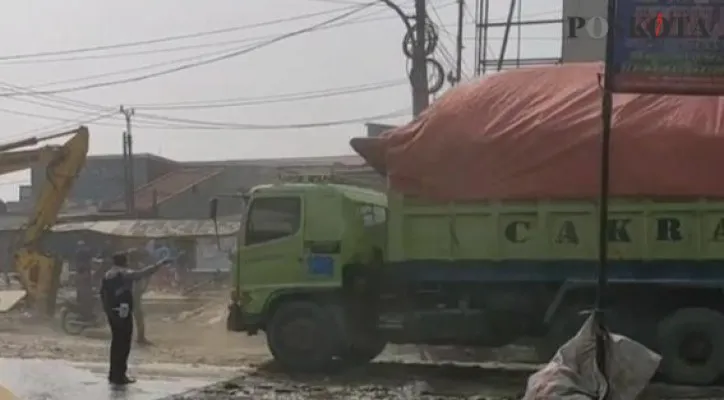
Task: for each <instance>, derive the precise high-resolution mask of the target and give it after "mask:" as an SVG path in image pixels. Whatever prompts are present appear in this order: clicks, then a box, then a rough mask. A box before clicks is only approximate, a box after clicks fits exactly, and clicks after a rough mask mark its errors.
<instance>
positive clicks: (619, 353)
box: [523, 316, 661, 400]
mask: <svg viewBox="0 0 724 400" xmlns="http://www.w3.org/2000/svg"><path fill="white" fill-rule="evenodd" d="M593 319H594V318H593V316H591V317H589V318H588V319H587V320H586V322H585V323H584V324H583V327H581V330H580V331H578V333H577V334H576V336H574V337H573V339H571V340H569V341H568V342H567V343H566V344H564V345H563V346H562V347H561V348H560V349H558V352H557V353H556V355H555V356H554V357H553V359H552V360H551V361H550V362H549V363H548V364H547V365H546V366H545V367H543V368H542V369H541V370H540V371H538V372H536V373H535V374H533V375H532V376H531V377H530V378H529V379H528V385H527V387H526V392H525V396H524V397H523V400H544V399H545V400H550V399H560V400H591V399H596V400H598V399H603V395H604V394H605V393H606V391H607V390H608V391H609V393H608V394H609V396H608V399H609V400H635V399H636V397H637V396H638V395H639V394H640V393H641V392H642V391H643V390H644V388H645V387H646V386H647V384H648V382H649V380H651V378H652V377H653V376H654V373H655V372H656V369H657V368H658V367H659V362H660V361H661V357H660V356H659V355H658V354H656V353H654V352H653V351H651V350H649V349H648V348H646V347H645V346H643V345H642V344H640V343H638V342H635V341H633V340H631V339H629V338H627V337H625V336H621V335H616V334H610V336H609V339H610V340H609V342H608V344H609V346H608V348H607V353H608V357H607V360H606V367H607V369H608V377H609V379H608V385H607V384H606V381H605V379H604V377H603V375H602V374H601V372H600V371H599V369H598V368H597V366H596V357H595V356H596V344H595V343H596V338H595V333H594V332H595V331H594V329H595V325H594V321H593Z"/></svg>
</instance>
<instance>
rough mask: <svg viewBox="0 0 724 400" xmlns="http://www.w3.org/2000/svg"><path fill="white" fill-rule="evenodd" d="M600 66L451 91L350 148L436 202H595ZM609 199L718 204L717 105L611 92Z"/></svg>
mask: <svg viewBox="0 0 724 400" xmlns="http://www.w3.org/2000/svg"><path fill="white" fill-rule="evenodd" d="M602 72H603V67H602V65H601V64H598V63H592V64H589V63H587V64H567V65H560V66H550V67H541V68H526V69H518V70H513V71H507V72H503V73H499V74H495V75H491V76H489V77H487V78H485V79H481V80H479V81H476V82H472V83H469V84H465V85H461V86H459V87H457V88H455V89H452V90H450V91H449V92H447V93H446V94H445V95H444V96H443V97H442V98H440V99H439V100H438V101H436V102H435V103H434V104H433V105H432V106H431V107H430V108H428V109H427V110H426V111H425V112H424V113H423V114H422V115H421V116H420V117H419V118H418V119H416V120H414V121H412V122H410V123H409V124H407V125H405V126H402V127H399V128H395V129H393V130H391V131H389V132H387V133H385V134H384V135H383V136H382V137H380V138H355V139H352V141H351V145H352V147H353V148H354V149H355V150H356V151H357V152H358V153H359V154H360V155H361V156H362V157H364V158H365V159H366V160H367V162H368V163H369V164H370V165H371V166H372V167H374V168H375V169H376V170H378V171H379V172H381V173H384V174H386V175H387V177H388V182H389V185H390V188H391V189H392V190H396V191H400V192H402V193H405V194H409V195H414V196H421V197H425V198H430V199H435V200H442V201H473V200H482V199H487V200H507V199H521V200H523V199H583V198H592V197H595V196H598V194H599V171H600V159H601V157H600V153H601V131H602V120H601V97H602V90H601V87H600V83H599V75H600V74H602ZM612 123H613V131H612V135H611V170H610V171H611V187H610V190H611V194H612V195H613V196H622V197H628V196H636V197H641V196H648V197H659V198H660V197H666V198H672V197H673V198H678V197H720V198H724V102H722V98H721V97H698V96H663V95H628V94H627V95H623V94H616V95H614V111H613V122H612Z"/></svg>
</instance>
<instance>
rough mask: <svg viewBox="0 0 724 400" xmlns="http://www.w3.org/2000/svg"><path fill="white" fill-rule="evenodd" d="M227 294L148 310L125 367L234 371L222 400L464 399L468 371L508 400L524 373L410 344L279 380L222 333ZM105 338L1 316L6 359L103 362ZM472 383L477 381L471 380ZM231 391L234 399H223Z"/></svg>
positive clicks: (263, 354) (259, 356)
mask: <svg viewBox="0 0 724 400" xmlns="http://www.w3.org/2000/svg"><path fill="white" fill-rule="evenodd" d="M226 297H227V296H226V293H223V294H219V296H218V298H215V297H213V296H210V297H209V298H210V300H209V301H208V303H207V304H205V305H203V306H200V307H196V308H194V309H190V310H187V311H179V310H178V309H177V307H175V308H174V310H173V311H170V312H168V313H164V312H159V311H158V310H156V311H155V312H154V313H149V315H147V318H146V320H147V328H146V331H147V336H148V338H149V340H151V341H152V342H153V345H152V346H146V347H142V346H134V348H133V350H132V352H131V363H132V364H143V365H148V364H155V363H173V364H190V365H215V366H225V367H234V368H238V369H239V377H238V378H237V379H236V380H235V381H234V382H231V383H226V384H222V385H220V386H217V387H216V388H211V389H209V390H212V391H213V390H216V391H217V392H219V393H222V392H225V393H226V394H225V395H223V396H225V397H219V398H244V397H243V396H251V398H265V396H269V395H272V396H273V395H281V394H283V393H292V392H295V393H306V394H305V395H304V396H303V397H289V398H310V399H312V398H317V397H319V398H325V399H326V398H355V397H356V398H370V399H373V398H384V399H388V398H409V397H407V396H408V395H410V394H414V393H417V394H420V393H427V392H430V393H432V392H436V393H437V392H441V393H443V392H444V393H446V394H450V395H452V394H455V393H457V394H456V395H461V393H462V392H464V393H465V396H464V397H460V398H467V397H468V396H469V395H472V394H476V393H481V392H482V390H481V389H480V388H476V387H475V386H479V385H472V386H471V385H469V384H467V383H465V381H466V380H469V378H470V375H471V374H472V375H475V376H476V377H478V376H490V377H493V376H495V379H493V380H494V381H495V382H493V383H494V384H492V383H490V382H489V383H488V384H486V389H485V393H488V394H491V393H492V392H495V393H496V396H494V397H489V398H495V399H504V398H506V399H507V398H512V397H509V396H513V395H514V394H515V393H517V392H519V391H520V390H521V388H522V387H523V386H524V384H525V378H526V376H527V374H528V372H525V373H521V372H516V373H503V374H501V373H500V372H499V371H497V368H495V365H493V367H492V368H489V369H484V370H483V369H479V368H473V369H471V368H469V367H468V368H458V367H450V366H443V367H438V366H429V365H421V364H419V362H420V361H421V360H430V359H437V357H439V356H440V355H442V356H443V357H446V356H448V357H449V356H450V354H446V352H445V351H442V352H441V353H440V354H437V353H435V354H433V353H431V352H430V351H421V350H420V349H418V348H417V347H415V346H409V347H401V346H398V347H393V346H390V348H389V349H388V350H387V351H386V353H385V354H384V355H383V357H381V360H382V361H380V362H377V363H375V364H374V365H372V366H369V367H365V368H361V369H357V370H354V371H348V372H345V373H344V374H339V375H337V376H333V377H330V376H324V377H322V376H290V375H286V374H284V373H282V372H281V371H278V370H277V368H276V367H275V365H274V363H273V362H271V361H270V359H271V357H270V355H269V352H268V350H267V348H266V343H265V341H264V338H263V336H253V337H249V336H247V335H245V334H239V333H232V332H227V331H226V329H225V318H226ZM109 339H110V334H109V332H108V331H107V329H106V328H105V327H102V328H97V329H90V330H88V331H86V332H85V333H84V334H83V335H81V336H75V337H74V336H69V335H67V334H65V333H63V332H62V331H61V330H60V327H59V323H58V322H57V321H38V320H35V319H34V318H32V317H30V316H29V315H27V314H25V313H23V312H20V311H12V312H9V313H6V314H1V315H0V356H1V357H5V358H44V359H63V360H67V361H76V362H104V361H106V360H107V357H108V343H109ZM457 355H458V356H463V358H464V357H471V356H480V355H479V354H476V355H472V354H469V353H465V354H462V353H460V354H457ZM463 361H468V360H463ZM491 374H492V375H491ZM511 380H512V381H511ZM475 381H478V379H474V380H473V382H475ZM451 382H457V383H454V384H453V383H451ZM240 388H243V389H240ZM433 388H434V389H433ZM491 390H492V392H491ZM262 392H263V393H262ZM454 392H455V393H454ZM232 393H236V396H241V397H230V396H232ZM245 393H246V394H245ZM498 394H500V396H498ZM214 396H216V394H212V393H211V392H208V393H207V392H205V393H204V394H203V397H204V398H215V397H214ZM320 396H321V397H320ZM330 396H332V397H330ZM380 396H382V397H380ZM399 396H403V397H399ZM413 397H419V396H413ZM191 398H193V397H191ZM448 398H457V397H448Z"/></svg>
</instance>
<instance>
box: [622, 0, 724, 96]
mask: <svg viewBox="0 0 724 400" xmlns="http://www.w3.org/2000/svg"><path fill="white" fill-rule="evenodd" d="M613 26H615V31H614V37H615V39H614V53H613V54H612V56H613V57H612V59H611V60H610V62H611V64H610V67H611V68H613V71H612V72H613V78H612V82H611V84H612V86H611V87H612V89H613V91H614V92H618V93H660V94H691V95H716V96H720V95H724V41H723V40H724V0H616V21H615V24H613Z"/></svg>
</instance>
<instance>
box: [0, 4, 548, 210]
mask: <svg viewBox="0 0 724 400" xmlns="http://www.w3.org/2000/svg"><path fill="white" fill-rule="evenodd" d="M428 1H429V2H430V3H431V4H432V6H433V7H430V16H431V18H432V20H433V21H434V22H436V23H438V24H441V25H443V28H441V29H440V31H441V43H442V45H443V47H444V48H445V49H447V51H448V52H450V53H454V37H453V36H452V35H450V34H449V33H447V32H446V30H447V31H449V32H450V33H452V34H454V32H455V23H456V20H457V17H456V15H457V7H456V3H457V1H456V0H428ZM363 2H365V1H364V0H244V1H242V0H205V1H200V0H153V1H148V0H145V1H141V0H126V1H123V2H111V1H98V0H65V1H62V2H61V1H48V0H42V1H41V0H25V1H22V2H21V1H15V2H8V3H7V4H5V7H4V12H3V13H2V14H0V35H1V37H3V38H4V40H2V41H1V42H0V49H1V50H0V71H1V72H0V82H1V83H0V87H2V86H3V85H6V84H12V85H17V86H22V87H26V88H28V87H30V88H34V89H35V90H39V91H41V90H46V91H47V90H57V89H61V90H62V89H66V88H72V87H78V86H84V85H88V84H93V83H99V82H108V81H116V80H122V79H126V78H132V77H137V76H141V75H144V74H148V73H153V72H156V71H160V70H164V69H168V68H171V67H174V66H178V65H182V64H186V63H189V62H195V61H198V59H194V58H195V57H199V56H200V55H206V58H210V57H213V56H215V55H218V54H220V53H223V52H230V51H233V50H236V49H241V48H244V47H248V46H250V45H253V44H255V43H257V42H258V40H259V39H255V38H259V37H262V38H266V39H267V40H268V38H269V37H270V36H271V37H273V36H274V35H279V34H284V33H287V32H291V31H295V30H299V29H301V28H304V27H307V26H310V25H314V24H317V23H319V22H322V21H324V20H326V19H330V18H332V17H334V16H336V15H338V14H341V13H342V12H343V11H342V10H341V9H343V8H345V7H349V4H348V3H358V4H361V3H363ZM398 3H399V4H400V5H401V6H402V7H403V8H405V9H406V10H409V11H410V12H412V4H413V3H412V0H398ZM507 3H508V2H507V1H502V0H501V1H494V2H493V4H492V5H491V19H496V20H502V19H504V17H505V15H506V13H507V9H508V7H509V5H508V4H507ZM522 8H523V12H522V14H523V19H532V18H556V17H559V16H560V8H561V4H560V1H559V0H555V1H552V2H549V1H540V0H535V1H533V0H523V5H522ZM468 9H469V11H470V12H469V13H466V16H465V22H466V26H465V37H466V40H465V44H466V47H467V49H466V51H465V66H466V68H465V74H466V75H467V76H468V77H472V75H473V72H474V64H475V62H474V40H473V39H474V36H475V30H474V25H473V19H472V14H473V12H474V9H475V2H474V1H473V0H469V4H468ZM325 10H340V11H339V12H338V13H328V14H324V15H319V16H317V17H314V18H306V19H298V20H296V21H291V22H284V23H278V24H274V25H269V26H264V27H258V28H253V29H252V28H249V29H243V30H242V29H240V30H235V31H231V32H228V33H224V34H218V35H208V36H203V37H199V38H195V39H185V40H177V41H171V42H164V43H159V44H154V45H144V46H137V47H125V48H118V49H113V50H107V51H103V52H88V53H82V54H77V53H76V54H66V55H54V56H46V57H44V58H23V59H13V60H8V59H7V57H12V56H13V55H18V54H28V53H40V52H52V51H62V50H69V49H75V48H83V47H89V46H101V45H113V44H117V43H123V42H133V41H141V40H148V39H155V38H161V37H167V36H175V35H184V34H189V33H195V32H201V31H209V30H217V29H223V28H229V27H235V26H243V25H249V24H254V23H260V22H264V21H271V20H277V19H281V18H287V17H294V16H300V15H303V14H310V13H315V12H323V11H325ZM434 11H437V14H438V15H439V17H438V15H436V14H435V12H434ZM345 21H347V22H345ZM360 21H361V22H360ZM337 24H338V25H340V26H337V27H334V28H330V29H322V30H318V31H315V32H311V33H307V34H304V35H300V36H297V37H294V38H290V39H286V40H283V41H280V42H278V43H275V44H272V45H269V46H267V47H265V48H262V49H260V50H256V51H252V52H249V53H248V54H245V55H241V56H238V57H235V58H232V59H228V60H225V61H221V62H218V63H214V64H210V65H205V66H201V67H197V68H191V69H187V70H184V71H180V72H176V73H172V74H168V75H164V76H161V77H157V78H154V79H148V80H143V81H139V82H134V83H128V84H123V85H114V86H108V87H102V88H95V89H89V90H83V91H75V92H67V93H62V94H57V96H60V97H52V98H48V97H43V98H40V97H30V96H24V97H5V98H0V121H2V127H3V128H2V131H1V133H0V142H4V141H7V140H11V139H17V138H19V137H23V136H27V135H33V134H37V133H50V132H52V131H53V129H55V128H58V129H59V128H61V127H67V126H70V125H71V124H72V123H68V122H67V121H66V122H63V121H62V119H67V120H70V121H76V120H77V121H83V120H88V119H90V118H92V117H93V116H95V115H98V114H99V113H100V112H101V111H100V110H101V109H103V108H104V107H107V108H117V107H118V106H119V105H121V104H124V105H127V106H130V107H133V106H135V107H137V113H138V118H137V119H136V124H135V125H134V126H135V129H134V131H133V133H134V138H135V150H136V151H137V152H150V153H157V154H160V155H162V156H164V157H168V158H172V159H176V160H213V159H233V158H271V157H293V156H324V155H340V154H349V153H351V149H350V148H349V146H348V140H349V138H351V137H354V136H358V135H363V134H364V126H363V124H362V123H358V124H350V125H344V126H334V127H324V128H315V129H285V130H262V131H258V130H243V129H236V130H189V129H169V128H165V129H164V128H160V127H161V126H163V125H168V124H167V123H164V122H155V123H149V120H148V119H147V118H145V119H144V118H143V114H144V113H146V114H147V115H148V114H153V115H154V116H158V115H161V116H165V117H171V118H184V119H192V120H204V121H221V122H229V123H234V124H259V125H268V124H308V123H318V122H325V121H334V120H346V119H356V118H363V117H368V116H374V115H381V114H387V113H391V112H394V111H398V110H401V109H406V108H409V107H410V90H409V87H408V86H406V85H404V84H401V85H398V86H392V87H387V88H384V89H380V90H376V91H370V92H365V93H355V94H349V95H345V96H333V97H329V98H322V99H308V100H304V101H294V102H276V103H271V104H257V105H246V106H243V107H226V108H211V109H185V110H144V108H143V107H142V105H143V104H153V103H161V104H163V103H166V104H167V103H178V102H189V101H196V102H212V101H218V100H223V99H234V98H243V99H249V98H251V99H254V98H258V97H264V96H279V95H285V94H289V93H298V92H309V91H320V90H326V89H337V88H340V87H348V86H357V85H366V84H376V83H381V82H390V81H394V80H403V79H406V60H405V58H404V56H403V55H402V52H401V40H402V36H403V34H404V29H403V25H402V24H401V22H400V21H399V19H397V18H396V16H395V14H394V13H393V12H392V11H391V10H389V9H388V8H386V7H385V6H383V5H379V6H374V7H370V8H368V9H365V10H364V11H361V12H359V13H357V14H354V15H353V16H350V17H349V18H348V19H346V20H343V21H340V22H338V23H337ZM490 35H491V36H492V37H493V38H494V39H493V40H491V41H490V46H489V49H488V51H489V54H491V53H492V55H495V56H497V55H498V54H499V51H500V40H499V38H500V37H501V36H502V35H503V30H502V29H494V30H491V33H490ZM511 35H512V38H513V42H512V44H511V45H509V47H508V56H509V57H515V55H516V53H517V51H518V49H517V46H516V43H515V39H514V38H515V37H516V35H517V30H516V28H513V30H512V32H511ZM559 36H560V27H559V26H547V27H541V26H537V27H526V28H523V31H522V37H523V39H524V40H523V46H522V47H521V53H522V55H523V57H557V56H558V55H559V53H560V40H559ZM244 40H246V41H245V42H243V41H244ZM205 44H207V45H208V46H202V45H205ZM182 46H185V47H187V49H185V50H183V49H182V50H178V49H176V50H174V51H168V50H166V49H169V48H178V47H182ZM194 46H195V47H194ZM188 47H193V48H188ZM159 49H162V51H155V50H159ZM129 53H135V54H129ZM138 53H144V54H138ZM438 56H439V59H440V61H441V62H442V64H443V65H444V66H445V67H446V68H448V69H449V68H451V67H452V65H451V63H450V62H449V61H448V60H446V59H445V58H446V57H444V56H443V55H442V54H439V55H438ZM73 58H76V59H73ZM158 63H167V64H166V65H163V66H160V67H156V68H145V67H146V66H148V65H152V64H158ZM136 68H143V69H141V70H137V71H132V72H125V73H119V74H112V73H113V72H115V71H123V70H132V69H136ZM97 75H103V76H100V77H97V78H89V77H92V76H97ZM53 82H63V83H57V84H54V85H49V84H50V83H53ZM6 88H7V87H5V88H2V89H0V92H5V91H6V90H7V89H6ZM67 99H72V100H73V101H82V102H85V103H89V104H85V105H79V104H78V103H68V102H67ZM31 102H32V103H31ZM38 103H40V104H38ZM41 104H43V105H41ZM44 105H45V106H44ZM58 108H62V109H58ZM8 110H9V111H10V112H9V111H8ZM12 112H21V113H29V114H36V115H37V116H20V115H14V114H12ZM41 117H47V118H45V119H44V118H41ZM406 120H407V118H406V117H402V118H399V117H398V118H393V119H388V120H378V122H387V123H403V122H405V121H406ZM62 125H65V126H62ZM88 125H89V127H90V129H91V154H108V153H120V152H121V132H122V130H123V120H122V117H121V115H120V114H115V115H114V116H113V117H110V118H107V119H104V120H102V121H98V122H97V123H90V124H88ZM181 125H184V124H181ZM185 125H188V124H185ZM28 181H29V174H28V173H26V172H23V173H18V174H11V175H6V176H3V177H0V185H1V186H0V197H2V198H4V199H6V200H12V199H16V198H17V184H18V183H22V182H28Z"/></svg>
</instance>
